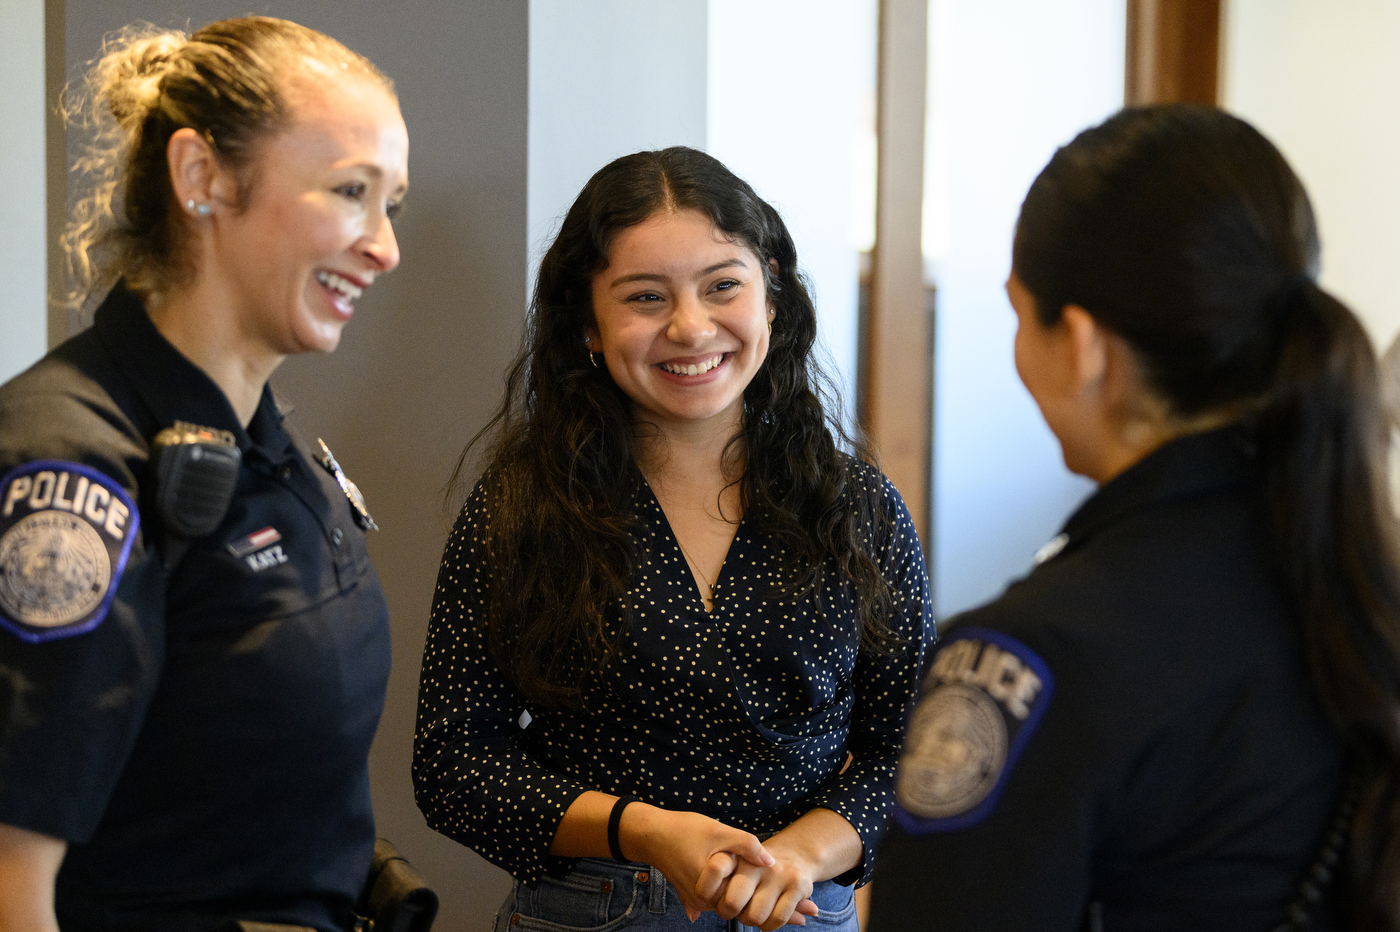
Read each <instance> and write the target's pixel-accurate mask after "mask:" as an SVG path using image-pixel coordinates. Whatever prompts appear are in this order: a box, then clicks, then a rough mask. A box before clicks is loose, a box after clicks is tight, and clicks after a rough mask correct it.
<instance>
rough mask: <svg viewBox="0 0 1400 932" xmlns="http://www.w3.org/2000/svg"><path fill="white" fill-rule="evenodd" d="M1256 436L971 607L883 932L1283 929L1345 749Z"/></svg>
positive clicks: (1207, 450)
mask: <svg viewBox="0 0 1400 932" xmlns="http://www.w3.org/2000/svg"><path fill="white" fill-rule="evenodd" d="M1260 485H1261V483H1260V474H1259V470H1258V466H1257V463H1256V460H1255V457H1254V454H1253V452H1252V449H1251V445H1250V443H1249V441H1248V438H1247V436H1246V434H1245V432H1244V431H1243V430H1242V429H1239V428H1226V429H1222V430H1218V431H1212V432H1209V433H1204V434H1198V435H1194V436H1188V437H1185V438H1181V439H1178V440H1176V441H1173V442H1172V443H1169V444H1168V445H1166V446H1164V447H1162V448H1161V449H1159V450H1157V451H1156V452H1154V453H1152V454H1150V455H1149V456H1148V457H1146V458H1145V459H1143V460H1142V461H1141V462H1139V463H1138V464H1136V465H1134V466H1133V467H1131V468H1130V469H1128V470H1127V471H1125V472H1124V473H1123V474H1121V475H1120V476H1118V477H1116V478H1114V479H1113V480H1111V481H1110V482H1108V483H1107V484H1105V485H1104V486H1103V487H1102V488H1101V489H1100V490H1099V491H1098V492H1097V493H1096V494H1095V495H1094V496H1092V497H1091V498H1090V499H1089V500H1088V501H1087V502H1086V503H1085V504H1084V505H1083V506H1082V507H1081V508H1080V509H1079V511H1078V512H1076V514H1075V515H1074V516H1073V517H1072V518H1071V519H1070V520H1069V522H1068V524H1067V525H1066V526H1065V529H1064V533H1063V534H1062V535H1061V536H1060V537H1058V538H1056V539H1055V541H1052V542H1051V544H1050V545H1048V546H1047V548H1046V549H1045V550H1043V551H1042V553H1041V554H1040V555H1039V558H1040V559H1041V560H1042V562H1041V564H1040V565H1039V566H1038V567H1037V568H1036V569H1035V570H1034V571H1033V572H1032V573H1031V574H1030V576H1029V577H1027V578H1026V579H1024V580H1022V581H1021V582H1019V583H1016V584H1014V585H1012V586H1011V587H1010V588H1009V589H1008V590H1007V591H1006V593H1005V594H1004V595H1002V596H1001V598H999V599H997V600H996V601H995V602H992V603H991V604H989V605H987V606H984V607H983V608H980V609H977V610H975V611H971V612H968V613H966V614H964V615H962V616H960V617H958V618H955V619H953V620H952V621H951V622H949V624H948V628H947V629H945V630H946V631H947V633H946V634H945V636H944V638H943V640H942V641H940V643H939V646H938V650H937V653H936V654H935V655H934V656H933V657H932V659H931V660H930V662H929V665H928V667H927V669H926V671H925V674H924V676H925V679H924V683H923V686H922V690H921V693H920V698H919V700H918V701H917V703H916V705H915V707H914V710H913V712H912V713H911V716H910V721H909V729H908V733H907V736H906V740H905V748H904V751H903V755H902V757H901V760H900V765H899V774H898V777H897V783H896V810H895V817H894V821H893V824H892V826H891V830H890V833H889V835H888V837H887V838H886V841H885V846H884V849H883V851H882V854H881V858H880V861H879V863H878V864H877V865H876V870H875V882H874V884H873V889H874V901H873V903H872V912H871V928H873V929H875V930H877V932H890V930H904V929H937V930H940V932H959V930H995V929H1016V930H1022V929H1038V930H1076V929H1109V930H1115V932H1143V930H1159V929H1160V930H1181V929H1192V930H1210V929H1222V930H1223V929H1229V930H1237V929H1261V930H1262V929H1269V928H1272V927H1273V926H1274V925H1276V924H1277V923H1279V922H1281V921H1282V920H1283V919H1284V912H1285V908H1286V906H1287V904H1288V903H1289V901H1290V900H1291V899H1292V898H1293V896H1294V895H1295V891H1296V889H1297V885H1298V883H1299V881H1300V880H1301V879H1302V877H1303V874H1304V872H1305V870H1306V869H1307V867H1308V865H1309V864H1310V862H1311V860H1312V858H1313V857H1314V856H1315V854H1316V852H1317V849H1318V846H1319V844H1320V842H1321V838H1322V834H1323V831H1324V826H1325V823H1326V822H1327V820H1328V817H1329V815H1330V813H1331V810H1332V807H1333V805H1334V801H1335V798H1336V795H1337V792H1338V787H1339V782H1340V772H1341V747H1340V740H1339V738H1338V737H1337V736H1336V734H1335V733H1334V731H1333V729H1332V728H1331V727H1330V726H1329V725H1328V723H1327V721H1326V720H1325V719H1324V717H1323V713H1322V710H1321V708H1320V706H1319V703H1318V701H1317V700H1316V699H1315V697H1314V695H1313V692H1312V690H1311V689H1310V686H1309V676H1308V673H1307V670H1306V669H1305V666H1304V661H1303V658H1302V655H1301V649H1300V646H1299V643H1298V634H1297V625H1298V621H1297V618H1296V615H1295V612H1294V611H1293V609H1292V608H1291V606H1290V600H1289V597H1288V595H1287V593H1286V590H1285V585H1284V582H1283V580H1282V578H1281V576H1280V575H1279V574H1278V572H1277V571H1276V569H1275V564H1274V560H1273V556H1272V550H1271V547H1272V543H1271V535H1270V530H1269V524H1268V520H1267V512H1266V510H1265V506H1264V503H1263V499H1262V495H1261V493H1260Z"/></svg>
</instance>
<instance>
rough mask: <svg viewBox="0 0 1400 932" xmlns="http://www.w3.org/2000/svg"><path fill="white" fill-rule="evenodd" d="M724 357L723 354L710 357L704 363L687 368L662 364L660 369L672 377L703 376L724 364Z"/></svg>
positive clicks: (666, 363)
mask: <svg viewBox="0 0 1400 932" xmlns="http://www.w3.org/2000/svg"><path fill="white" fill-rule="evenodd" d="M724 356H725V354H724V353H720V354H719V355H718V356H712V357H710V358H709V359H707V360H705V361H704V362H700V363H691V364H690V365H688V366H677V365H674V364H673V363H669V362H663V363H662V364H661V368H662V369H665V370H666V371H667V372H669V373H671V374H672V375H704V374H705V373H706V372H709V371H710V370H711V369H713V368H714V367H715V366H718V365H719V364H720V363H722V362H724Z"/></svg>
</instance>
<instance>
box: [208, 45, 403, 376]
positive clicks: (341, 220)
mask: <svg viewBox="0 0 1400 932" xmlns="http://www.w3.org/2000/svg"><path fill="white" fill-rule="evenodd" d="M326 70H327V68H326V66H324V65H319V64H318V63H311V64H308V65H307V66H306V79H297V78H291V79H289V80H288V86H287V87H286V88H284V90H283V93H284V95H285V97H286V99H287V101H288V104H289V107H288V109H289V111H290V121H289V124H288V126H287V127H286V128H285V129H284V130H282V131H280V132H278V133H276V134H275V135H273V136H271V137H269V138H268V139H266V140H264V141H262V142H261V143H260V144H259V145H258V146H257V148H256V149H255V150H254V154H253V157H252V160H251V165H250V166H249V171H248V173H247V174H248V177H249V178H250V179H251V184H250V185H247V187H248V188H249V191H248V200H247V203H246V205H243V206H242V209H235V210H231V211H227V212H221V214H220V221H221V222H220V224H219V226H218V229H217V235H216V237H215V240H214V242H213V244H212V249H211V251H210V252H209V253H208V254H207V259H208V261H207V263H206V264H205V265H204V266H203V267H202V268H201V269H200V274H201V275H211V276H214V280H215V281H216V282H217V283H218V284H219V285H220V286H221V287H222V288H224V289H225V290H226V292H227V293H229V294H230V296H231V297H233V299H234V303H235V305H236V306H237V314H238V321H239V326H240V328H241V330H242V333H243V335H244V337H245V338H247V339H248V340H250V341H251V342H253V343H255V344H258V345H260V346H261V347H262V348H263V349H265V350H266V351H270V352H271V353H273V354H275V355H279V356H285V355H290V354H293V353H300V352H305V351H307V350H320V351H322V352H329V351H331V350H333V349H335V348H336V346H337V344H338V343H339V342H340V331H341V329H342V328H343V327H344V326H345V324H346V322H347V321H349V320H350V318H351V316H352V315H353V314H354V302H355V299H356V298H358V297H359V296H360V294H361V292H363V291H364V290H365V289H366V288H368V287H369V286H370V285H371V284H372V283H373V282H374V280H375V278H376V277H377V276H379V275H381V274H383V273H385V272H388V271H391V270H392V269H393V268H394V267H395V266H397V265H398V264H399V248H398V242H397V241H396V240H395V238H394V230H393V225H392V219H393V216H394V214H395V213H396V212H397V209H398V205H399V203H400V201H402V199H403V196H404V192H405V191H406V190H407V187H408V131H407V130H406V129H405V127H404V122H403V117H402V116H401V115H400V114H399V108H398V104H397V103H396V102H395V101H394V98H393V97H392V96H391V95H390V93H389V92H388V91H387V90H385V89H384V88H383V87H382V86H381V85H380V84H379V83H378V82H376V81H375V80H373V79H370V78H367V77H361V76H357V75H349V76H347V75H345V74H335V75H328V74H325V73H324V72H325V71H326Z"/></svg>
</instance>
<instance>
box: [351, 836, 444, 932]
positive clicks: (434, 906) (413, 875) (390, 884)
mask: <svg viewBox="0 0 1400 932" xmlns="http://www.w3.org/2000/svg"><path fill="white" fill-rule="evenodd" d="M437 911H438V896H437V894H436V893H434V892H433V888H432V887H430V886H428V881H427V880H425V879H424V878H423V875H422V874H420V873H418V871H416V870H414V869H413V865H412V864H409V863H408V861H407V860H405V859H404V856H403V855H401V854H399V850H398V849H397V848H395V847H394V846H393V844H391V843H390V842H389V841H388V840H387V839H384V838H380V839H377V840H376V841H375V843H374V859H373V861H371V863H370V868H369V879H368V880H367V881H366V882H365V890H364V893H362V894H361V895H360V905H359V909H358V912H359V913H360V914H361V915H362V916H368V917H369V919H370V920H371V923H372V924H371V926H370V928H371V929H373V930H374V932H429V930H430V929H431V928H432V927H433V920H434V919H436V918H437Z"/></svg>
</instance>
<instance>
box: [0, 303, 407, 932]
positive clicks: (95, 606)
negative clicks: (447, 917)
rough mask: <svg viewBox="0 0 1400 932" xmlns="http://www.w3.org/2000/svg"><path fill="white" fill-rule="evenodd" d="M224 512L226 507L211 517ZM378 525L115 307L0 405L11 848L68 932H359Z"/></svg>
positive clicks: (322, 470) (128, 308) (326, 458)
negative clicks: (253, 925) (237, 930)
mask: <svg viewBox="0 0 1400 932" xmlns="http://www.w3.org/2000/svg"><path fill="white" fill-rule="evenodd" d="M211 499H212V501H211ZM370 526H371V522H370V520H369V517H368V512H366V511H365V510H364V508H363V502H362V501H359V500H358V492H357V491H356V490H355V489H354V486H353V484H351V483H349V481H348V480H346V479H345V477H344V474H343V473H342V472H341V471H340V469H339V466H338V464H336V463H335V462H334V458H333V457H332V456H331V455H330V452H329V450H327V449H324V447H323V446H322V447H320V448H317V449H312V448H310V447H308V445H307V444H305V443H304V442H302V441H301V440H300V439H298V438H296V437H295V436H294V435H293V434H292V433H291V432H290V430H289V429H288V426H287V425H286V423H285V421H284V413H283V412H282V411H281V410H279V408H278V406H277V404H276V402H275V401H274V399H273V396H272V394H271V392H270V391H268V390H266V389H265V390H264V392H263V395H262V398H261V402H260V403H259V404H258V407H257V410H256V413H255V414H254V415H253V417H252V420H251V421H250V422H249V424H248V425H247V427H246V429H245V427H244V426H243V425H242V424H241V423H240V421H239V418H237V417H236V416H235V413H234V411H233V409H232V407H231V406H230V403H229V401H228V399H227V398H226V396H225V395H224V393H223V392H222V391H220V389H219V388H218V386H217V385H215V383H214V382H213V381H211V380H210V378H209V377H208V376H207V375H206V374H205V373H204V372H203V371H202V370H201V369H200V368H198V367H196V366H195V365H194V364H193V363H191V362H190V361H189V360H188V359H186V358H185V357H184V356H183V355H181V354H180V352H178V351H177V350H176V349H175V348H174V347H173V346H172V345H171V344H170V343H168V342H167V341H166V340H165V339H164V338H163V337H162V336H161V334H160V333H159V332H158V331H157V329H156V327H155V326H154V325H153V323H152V321H151V319H150V318H149V317H148V316H147V314H146V313H145V311H144V309H143V307H142V304H141V302H140V301H139V299H138V298H137V297H136V296H135V295H133V294H132V293H130V292H128V291H125V290H124V289H122V288H121V287H118V288H117V289H116V290H115V291H113V292H112V293H111V295H110V296H109V297H108V298H107V300H106V301H105V302H104V303H103V305H102V306H101V307H100V308H99V309H98V311H97V314H96V322H95V325H94V326H93V327H92V328H91V329H90V330H88V331H87V332H85V333H83V334H81V335H79V336H78V337H76V338H74V339H72V340H70V341H69V342H67V343H65V344H64V345H62V346H60V347H59V348H58V349H56V350H55V351H53V352H52V353H50V354H49V355H48V356H47V357H46V358H45V359H44V360H42V361H41V362H39V363H38V364H37V365H36V366H34V367H33V368H32V369H30V370H29V371H28V372H25V373H24V374H22V375H21V376H19V377H18V378H16V379H14V380H13V381H11V382H10V383H8V384H7V385H5V386H4V387H3V388H0V823H3V824H4V825H6V826H9V827H11V829H16V828H17V829H20V830H23V831H26V832H31V833H37V834H38V835H41V836H47V837H50V838H53V839H60V840H62V841H66V842H67V852H66V856H65V857H64V859H63V863H62V868H61V870H60V872H59V874H58V878H57V896H56V901H57V912H58V919H59V922H60V924H61V926H62V927H63V929H64V930H65V932H68V930H71V929H87V928H102V929H126V928H160V929H191V930H194V929H213V928H217V927H218V926H219V925H220V924H221V923H226V922H229V921H235V920H250V921H265V922H277V923H284V924H291V925H295V926H306V927H310V928H314V929H344V928H346V927H347V926H348V924H349V922H350V921H351V910H352V907H353V906H354V903H355V898H356V897H357V895H358V894H359V892H360V889H361V886H362V885H363V883H364V881H365V877H366V875H367V873H368V871H369V866H370V857H371V851H372V849H373V845H374V822H373V817H372V813H371V809H370V795H369V779H368V771H367V754H368V751H369V746H370V741H371V739H372V738H373V735H374V732H375V728H376V726H377V723H378V720H379V714H380V711H381V708H382V705H383V699H384V690H385V686H386V683H387V679H388V673H389V629H388V618H387V609H386V604H385V601H384V596H383V593H382V591H381V588H380V585H379V581H378V579H377V577H376V575H375V573H374V570H373V568H372V567H371V566H370V562H369V559H368V556H367V553H366V549H365V539H366V529H367V528H368V527H370Z"/></svg>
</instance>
